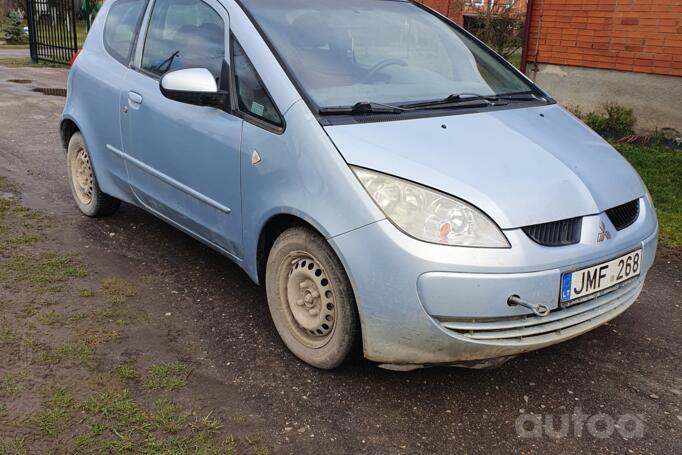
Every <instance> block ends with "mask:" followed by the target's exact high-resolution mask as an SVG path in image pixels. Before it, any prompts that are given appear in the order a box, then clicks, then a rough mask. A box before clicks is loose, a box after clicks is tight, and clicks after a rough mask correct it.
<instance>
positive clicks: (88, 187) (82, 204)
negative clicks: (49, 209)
mask: <svg viewBox="0 0 682 455" xmlns="http://www.w3.org/2000/svg"><path fill="white" fill-rule="evenodd" d="M66 160H67V163H68V173H69V186H70V187H71V194H73V198H74V199H75V200H76V204H77V205H78V208H79V209H80V211H81V212H82V213H83V215H86V216H89V217H92V218H99V217H103V216H108V215H112V214H113V213H115V212H116V211H117V210H118V208H119V207H120V205H121V201H120V200H118V199H116V198H114V197H111V196H109V195H108V194H104V193H102V190H100V188H99V184H98V183H97V177H96V176H95V171H94V170H93V168H92V161H91V159H90V153H89V152H88V149H87V147H86V146H85V141H84V140H83V136H82V135H81V133H74V135H73V136H71V140H69V147H68V151H67V153H66Z"/></svg>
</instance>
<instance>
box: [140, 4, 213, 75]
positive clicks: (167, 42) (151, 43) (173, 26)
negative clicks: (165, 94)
mask: <svg viewBox="0 0 682 455" xmlns="http://www.w3.org/2000/svg"><path fill="white" fill-rule="evenodd" d="M224 59H225V23H224V21H223V19H222V17H220V15H219V14H218V13H217V12H216V11H215V10H214V9H213V8H211V7H210V6H208V5H207V4H206V3H204V2H202V1H201V0H157V1H156V2H155V3H154V10H153V11H152V15H151V19H150V20H149V29H148V31H147V37H146V39H145V43H144V52H143V54H142V69H144V70H146V71H148V72H150V73H152V74H155V75H157V76H159V77H160V76H163V75H164V74H165V73H167V72H168V71H176V70H180V69H185V68H207V69H208V70H210V71H211V73H213V75H214V76H215V78H216V80H218V79H219V78H220V74H221V69H222V63H223V60H224Z"/></svg>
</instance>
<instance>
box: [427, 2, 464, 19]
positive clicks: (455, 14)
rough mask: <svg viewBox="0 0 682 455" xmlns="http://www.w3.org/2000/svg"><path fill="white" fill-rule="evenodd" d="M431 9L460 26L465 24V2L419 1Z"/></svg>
mask: <svg viewBox="0 0 682 455" xmlns="http://www.w3.org/2000/svg"><path fill="white" fill-rule="evenodd" d="M417 1H418V2H419V3H423V4H424V5H426V6H428V7H429V8H433V9H435V10H436V11H438V12H439V13H441V14H443V15H445V16H448V17H449V18H450V19H452V20H453V21H455V22H457V23H458V24H459V25H462V24H463V23H464V16H463V14H462V10H463V8H464V0H417Z"/></svg>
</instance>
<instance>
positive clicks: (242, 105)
mask: <svg viewBox="0 0 682 455" xmlns="http://www.w3.org/2000/svg"><path fill="white" fill-rule="evenodd" d="M232 40H233V43H234V44H233V46H232V47H233V49H232V52H233V54H234V55H233V57H232V62H233V65H234V75H235V86H236V92H237V101H238V102H239V110H240V111H242V112H244V113H246V114H248V115H251V116H253V117H256V118H258V119H260V120H262V121H264V122H267V123H270V124H272V125H275V126H283V125H284V122H283V121H282V117H281V116H280V115H279V112H278V111H277V108H276V107H275V103H273V101H272V100H271V99H270V96H269V95H268V92H267V90H265V86H264V85H263V82H262V81H261V79H260V77H259V76H258V73H256V69H255V68H254V67H253V65H252V64H251V60H249V58H248V57H247V56H246V53H245V52H244V49H243V48H242V47H241V45H240V44H239V42H238V41H237V40H236V39H234V37H233V38H232Z"/></svg>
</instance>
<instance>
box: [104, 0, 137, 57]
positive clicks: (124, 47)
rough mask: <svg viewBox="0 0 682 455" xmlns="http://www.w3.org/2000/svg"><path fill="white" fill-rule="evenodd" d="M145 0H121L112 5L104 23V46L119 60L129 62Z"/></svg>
mask: <svg viewBox="0 0 682 455" xmlns="http://www.w3.org/2000/svg"><path fill="white" fill-rule="evenodd" d="M144 5H145V2H144V0H119V1H117V2H116V3H114V4H113V5H112V6H111V9H110V10H109V14H108V15H107V22H106V24H105V25H104V47H105V49H106V50H107V52H109V54H111V56H112V57H114V58H115V59H116V60H118V61H119V62H121V63H123V64H124V65H127V64H128V59H129V58H130V50H131V44H132V42H133V36H134V34H135V29H136V28H137V23H138V21H139V20H140V16H141V15H142V11H144V8H143V7H144Z"/></svg>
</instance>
